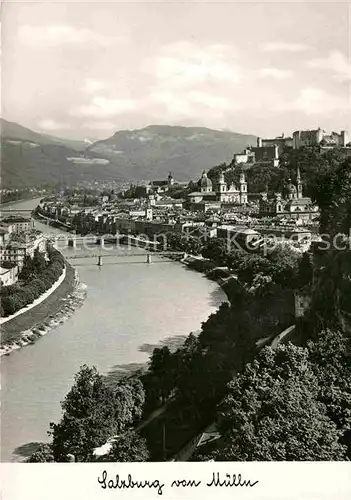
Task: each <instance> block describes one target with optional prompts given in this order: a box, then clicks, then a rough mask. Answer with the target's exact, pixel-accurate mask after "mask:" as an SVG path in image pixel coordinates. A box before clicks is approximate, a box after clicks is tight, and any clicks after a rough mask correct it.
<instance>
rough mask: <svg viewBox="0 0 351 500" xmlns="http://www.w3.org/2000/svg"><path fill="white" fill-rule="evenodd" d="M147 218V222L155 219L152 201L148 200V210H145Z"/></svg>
mask: <svg viewBox="0 0 351 500" xmlns="http://www.w3.org/2000/svg"><path fill="white" fill-rule="evenodd" d="M145 218H146V220H152V219H153V213H152V206H151V200H148V202H147V205H146V209H145Z"/></svg>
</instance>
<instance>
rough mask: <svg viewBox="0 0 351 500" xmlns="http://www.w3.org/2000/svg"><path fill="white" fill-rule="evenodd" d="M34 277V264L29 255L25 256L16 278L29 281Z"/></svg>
mask: <svg viewBox="0 0 351 500" xmlns="http://www.w3.org/2000/svg"><path fill="white" fill-rule="evenodd" d="M33 275H34V263H33V259H32V258H31V256H30V255H25V256H24V259H23V267H22V269H21V271H20V273H19V274H18V278H19V279H20V280H23V281H29V279H30V278H31V277H32V276H33Z"/></svg>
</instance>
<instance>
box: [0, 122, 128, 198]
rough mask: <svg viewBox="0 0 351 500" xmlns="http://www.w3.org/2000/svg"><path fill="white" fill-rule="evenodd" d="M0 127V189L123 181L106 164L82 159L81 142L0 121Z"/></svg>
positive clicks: (83, 148) (83, 149) (83, 145)
mask: <svg viewBox="0 0 351 500" xmlns="http://www.w3.org/2000/svg"><path fill="white" fill-rule="evenodd" d="M0 124H1V186H2V188H24V187H32V186H38V185H42V184H54V183H59V184H75V183H77V182H79V181H83V180H85V181H94V180H104V179H110V178H113V179H115V180H118V181H123V180H125V179H120V177H119V173H118V172H117V171H116V168H115V167H114V166H113V165H110V164H109V162H108V161H99V160H97V159H92V160H90V161H89V160H88V159H86V158H82V156H84V151H85V149H86V146H87V145H86V144H85V143H84V142H83V141H71V140H66V139H61V138H57V137H54V136H50V135H46V134H39V133H38V132H34V131H33V130H30V129H28V128H25V127H22V126H21V125H18V124H17V123H13V122H8V121H6V120H3V119H1V121H0Z"/></svg>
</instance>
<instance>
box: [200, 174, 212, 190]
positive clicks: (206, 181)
mask: <svg viewBox="0 0 351 500" xmlns="http://www.w3.org/2000/svg"><path fill="white" fill-rule="evenodd" d="M200 186H201V187H202V188H210V187H212V181H211V179H209V178H208V177H207V174H206V172H203V174H202V177H201V181H200Z"/></svg>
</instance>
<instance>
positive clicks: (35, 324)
mask: <svg viewBox="0 0 351 500" xmlns="http://www.w3.org/2000/svg"><path fill="white" fill-rule="evenodd" d="M85 295H86V287H85V286H84V285H83V284H81V283H80V282H79V278H78V274H77V272H76V271H75V269H74V268H73V267H72V266H71V265H70V264H69V263H67V262H66V273H65V277H64V279H63V280H62V282H61V283H60V285H59V286H58V287H57V288H56V289H55V290H54V291H53V292H52V293H51V294H50V295H49V296H47V297H46V298H45V299H44V300H43V301H41V302H40V303H39V304H37V305H35V307H33V308H31V309H29V310H27V311H25V312H23V313H22V314H20V315H18V316H16V317H14V318H12V319H10V320H9V321H7V322H6V323H3V324H2V325H1V347H0V356H3V355H8V354H10V353H11V352H12V351H13V350H15V349H19V348H21V347H24V346H26V345H28V344H32V343H33V342H35V340H37V339H38V338H40V337H42V336H43V335H45V334H46V333H48V332H49V331H50V330H51V329H52V328H55V327H56V326H57V325H59V324H61V323H63V322H64V321H65V320H66V319H68V318H69V317H70V316H71V315H72V314H73V312H74V311H75V309H76V308H77V307H79V306H80V305H81V304H82V303H83V301H84V298H85Z"/></svg>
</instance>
